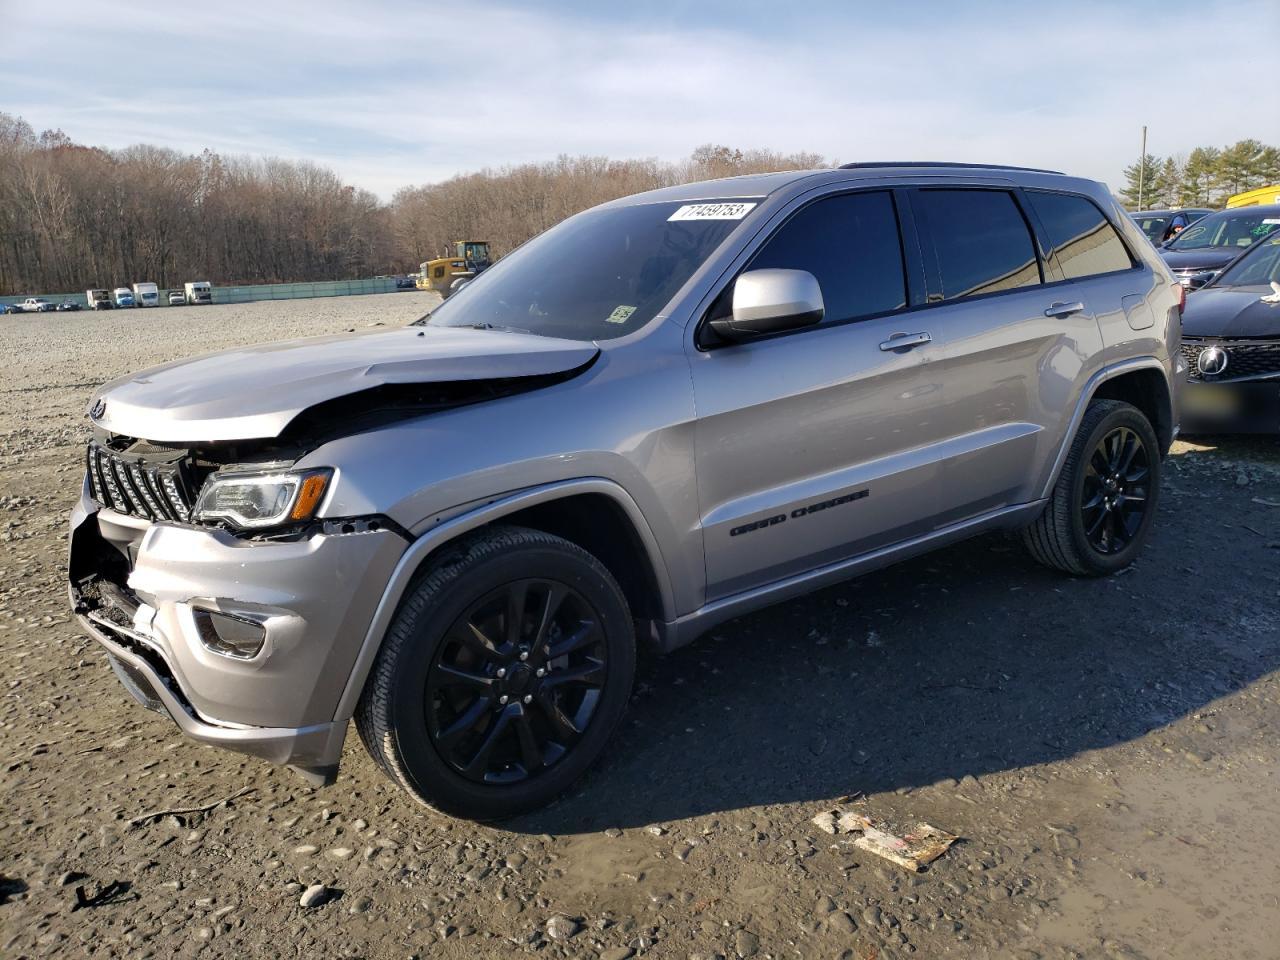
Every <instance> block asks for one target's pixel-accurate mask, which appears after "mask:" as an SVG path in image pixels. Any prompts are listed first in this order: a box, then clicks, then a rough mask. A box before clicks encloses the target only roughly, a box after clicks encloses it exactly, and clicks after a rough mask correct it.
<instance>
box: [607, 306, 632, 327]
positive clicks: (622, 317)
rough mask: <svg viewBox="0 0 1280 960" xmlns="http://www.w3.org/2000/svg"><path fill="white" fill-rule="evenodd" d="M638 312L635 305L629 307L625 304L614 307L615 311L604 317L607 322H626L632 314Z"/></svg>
mask: <svg viewBox="0 0 1280 960" xmlns="http://www.w3.org/2000/svg"><path fill="white" fill-rule="evenodd" d="M635 312H636V308H635V307H628V306H627V305H626V304H623V305H622V306H620V307H614V308H613V313H611V314H609V315H608V316H607V317H605V318H604V322H605V323H626V322H627V321H628V320H629V319H631V315H632V314H633V313H635Z"/></svg>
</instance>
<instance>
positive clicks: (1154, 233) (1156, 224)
mask: <svg viewBox="0 0 1280 960" xmlns="http://www.w3.org/2000/svg"><path fill="white" fill-rule="evenodd" d="M1042 216H1043V214H1042ZM1133 219H1134V222H1135V223H1136V224H1137V225H1138V227H1139V229H1141V230H1142V232H1143V233H1145V234H1146V235H1147V239H1149V240H1150V241H1151V242H1152V243H1160V242H1161V241H1163V240H1164V238H1165V233H1166V232H1167V231H1168V229H1169V220H1168V218H1166V217H1134V218H1133Z"/></svg>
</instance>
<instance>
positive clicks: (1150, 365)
mask: <svg viewBox="0 0 1280 960" xmlns="http://www.w3.org/2000/svg"><path fill="white" fill-rule="evenodd" d="M1138 370H1157V371H1159V373H1160V375H1161V376H1162V377H1164V378H1165V379H1166V381H1167V380H1168V371H1167V370H1166V369H1165V365H1164V364H1163V363H1161V362H1160V361H1159V359H1157V358H1156V357H1150V356H1148V357H1133V358H1131V359H1129V360H1122V361H1121V362H1119V363H1113V364H1111V365H1110V366H1106V367H1103V368H1102V369H1101V370H1098V371H1097V372H1096V373H1094V374H1093V376H1091V377H1090V378H1089V379H1088V380H1086V381H1085V385H1084V387H1083V388H1082V389H1081V390H1080V397H1079V399H1078V400H1076V406H1075V410H1073V411H1072V414H1071V422H1070V424H1068V426H1067V431H1066V435H1065V436H1064V437H1063V439H1062V444H1061V445H1060V446H1059V448H1058V455H1057V456H1056V457H1055V458H1054V461H1053V469H1052V470H1050V471H1049V478H1048V480H1047V481H1046V482H1045V484H1044V488H1043V489H1042V490H1041V491H1040V496H1039V499H1041V500H1043V499H1045V498H1047V497H1049V496H1050V495H1051V494H1052V493H1053V487H1054V485H1055V484H1056V483H1057V482H1058V475H1059V474H1060V473H1061V472H1062V465H1063V464H1064V463H1066V461H1067V453H1068V451H1070V449H1071V444H1072V442H1073V441H1074V440H1075V438H1076V431H1077V430H1079V429H1080V421H1081V420H1083V419H1084V412H1085V410H1086V409H1088V407H1089V402H1090V401H1091V400H1093V396H1094V394H1095V393H1097V392H1098V387H1100V386H1102V384H1104V383H1106V382H1107V381H1108V380H1114V379H1115V378H1116V377H1119V376H1123V375H1124V374H1126V373H1134V372H1135V371H1138ZM1166 386H1167V387H1168V391H1169V404H1170V407H1171V408H1172V405H1173V403H1174V391H1173V386H1172V385H1171V384H1167V383H1166ZM1169 412H1170V417H1171V422H1172V423H1173V424H1174V429H1175V431H1176V429H1177V423H1178V418H1177V411H1176V410H1173V409H1170V411H1169Z"/></svg>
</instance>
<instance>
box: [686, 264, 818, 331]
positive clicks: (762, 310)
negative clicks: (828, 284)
mask: <svg viewBox="0 0 1280 960" xmlns="http://www.w3.org/2000/svg"><path fill="white" fill-rule="evenodd" d="M825 309H826V308H825V307H824V306H823V303H822V288H821V287H820V286H819V285H818V278H817V277H815V276H814V275H813V274H812V273H810V272H809V271H808V270H773V269H769V270H750V271H748V272H747V273H744V274H742V275H741V276H740V277H738V279H737V280H736V281H735V282H734V285H733V316H732V317H722V318H720V319H718V320H712V321H711V329H712V330H714V331H715V332H716V333H718V334H719V335H720V336H722V337H724V338H725V339H726V340H748V339H750V338H751V337H760V336H764V335H766V334H770V333H781V332H782V331H784V330H795V329H797V328H799V327H811V326H813V325H814V324H815V323H818V322H819V321H821V320H822V316H823V314H824V312H825Z"/></svg>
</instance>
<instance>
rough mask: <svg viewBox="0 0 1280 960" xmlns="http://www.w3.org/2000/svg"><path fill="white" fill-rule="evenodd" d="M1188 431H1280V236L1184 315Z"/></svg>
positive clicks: (1193, 301)
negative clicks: (1187, 368)
mask: <svg viewBox="0 0 1280 960" xmlns="http://www.w3.org/2000/svg"><path fill="white" fill-rule="evenodd" d="M1182 354H1183V357H1184V358H1185V359H1186V361H1187V364H1188V367H1189V370H1188V372H1187V378H1188V380H1189V383H1188V384H1187V389H1185V390H1184V391H1183V410H1182V428H1183V430H1184V431H1186V432H1187V433H1280V233H1275V234H1272V235H1271V236H1269V237H1267V238H1266V239H1264V240H1262V241H1260V242H1258V243H1256V244H1254V245H1253V246H1251V247H1250V248H1249V249H1248V251H1247V252H1246V253H1244V254H1242V255H1241V256H1240V257H1239V258H1237V259H1236V260H1235V261H1234V262H1233V263H1231V264H1230V265H1229V266H1227V267H1226V268H1225V269H1224V270H1223V271H1222V273H1221V275H1220V276H1218V277H1217V279H1215V280H1214V281H1212V282H1211V283H1209V284H1208V285H1207V286H1205V288H1204V289H1203V290H1201V291H1200V292H1199V293H1197V294H1196V295H1195V296H1194V297H1188V298H1187V305H1186V308H1185V309H1184V311H1183V315H1182Z"/></svg>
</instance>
